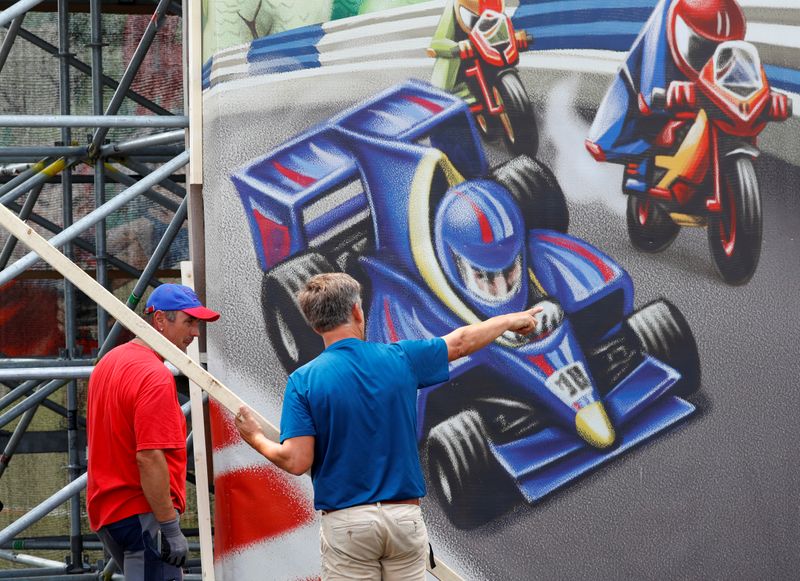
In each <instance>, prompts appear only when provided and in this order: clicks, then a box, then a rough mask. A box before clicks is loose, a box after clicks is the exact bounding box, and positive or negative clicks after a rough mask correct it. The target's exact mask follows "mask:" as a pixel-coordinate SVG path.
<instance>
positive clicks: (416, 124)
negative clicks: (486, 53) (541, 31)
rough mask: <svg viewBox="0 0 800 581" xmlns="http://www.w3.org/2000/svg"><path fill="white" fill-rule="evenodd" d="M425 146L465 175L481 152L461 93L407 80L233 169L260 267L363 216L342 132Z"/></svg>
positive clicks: (479, 170)
mask: <svg viewBox="0 0 800 581" xmlns="http://www.w3.org/2000/svg"><path fill="white" fill-rule="evenodd" d="M353 133H355V134H359V135H363V136H366V137H369V138H372V139H378V140H385V141H387V142H392V141H393V142H397V141H400V142H407V143H412V142H413V143H419V144H424V145H430V146H432V147H434V148H437V149H439V150H441V151H442V152H444V153H445V155H447V156H448V157H449V158H450V160H451V161H452V162H453V164H454V165H455V166H456V167H458V168H459V169H460V170H461V172H462V173H463V174H464V175H465V176H467V177H469V176H472V175H483V174H484V173H485V172H486V169H487V167H486V159H485V156H484V153H483V150H482V148H481V147H480V140H479V137H478V134H477V129H476V127H475V125H474V122H473V120H472V116H471V114H470V112H469V108H468V107H467V106H466V104H465V103H464V102H463V101H461V100H460V99H458V98H456V97H453V96H452V95H450V94H448V93H445V92H442V91H439V90H438V89H436V88H434V87H432V86H430V85H428V84H426V83H423V82H420V81H413V80H412V81H407V82H405V83H402V84H400V85H397V86H395V87H392V88H390V89H389V90H387V91H385V92H383V93H381V94H379V95H377V96H375V97H373V98H372V99H370V100H368V101H366V102H363V103H360V104H358V105H357V106H355V107H352V108H350V109H347V110H345V111H343V112H342V113H341V114H339V115H337V116H336V117H334V118H332V119H330V120H329V121H327V122H324V123H321V124H319V125H317V126H316V127H314V128H312V129H311V130H309V131H307V132H305V133H303V134H301V135H299V136H297V137H296V138H294V139H292V140H291V141H288V142H286V143H285V144H283V145H281V146H279V147H278V148H276V149H274V150H273V151H271V152H270V153H268V154H267V155H266V156H264V157H261V158H259V159H257V160H255V161H254V162H252V163H251V164H249V165H248V166H246V167H244V168H243V169H241V170H240V171H239V172H237V173H236V174H235V175H233V176H232V178H231V179H232V181H233V183H234V185H235V186H236V189H237V191H238V193H239V196H240V198H241V200H242V204H243V205H244V209H245V212H246V213H247V216H248V222H249V225H250V231H251V234H252V236H253V241H254V244H255V250H256V254H257V255H258V258H259V262H260V263H261V267H262V268H263V269H264V270H269V269H270V268H272V267H273V266H275V264H277V263H278V262H280V261H282V260H284V259H286V258H288V257H290V256H293V255H294V254H297V253H299V252H302V251H304V250H306V249H307V248H309V247H316V246H319V245H320V244H322V243H324V242H325V241H326V240H328V239H331V238H332V237H334V236H336V235H337V234H339V233H341V232H344V231H346V230H347V229H348V228H351V227H353V226H354V225H356V224H358V223H360V222H361V221H363V220H367V219H368V217H369V211H370V205H369V201H368V199H367V195H366V194H365V187H364V185H363V184H362V183H361V179H360V176H361V175H362V174H360V172H359V171H358V169H359V167H358V166H359V163H366V161H361V162H360V161H359V160H358V159H357V157H356V156H355V155H354V152H353V151H351V148H350V146H349V145H348V143H351V142H352V140H351V139H350V138H347V137H346V136H345V135H346V134H350V135H352V134H353Z"/></svg>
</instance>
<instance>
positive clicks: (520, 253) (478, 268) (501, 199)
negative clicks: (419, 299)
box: [434, 180, 528, 316]
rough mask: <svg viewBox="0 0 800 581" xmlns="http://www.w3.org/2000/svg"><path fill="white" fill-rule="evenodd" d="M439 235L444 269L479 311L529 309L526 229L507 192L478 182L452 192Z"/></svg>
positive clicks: (441, 213)
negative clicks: (527, 306)
mask: <svg viewBox="0 0 800 581" xmlns="http://www.w3.org/2000/svg"><path fill="white" fill-rule="evenodd" d="M434 231H435V243H436V253H437V255H438V259H439V263H440V264H441V265H442V269H443V270H444V272H445V274H446V276H447V278H448V279H449V281H450V283H451V284H452V285H453V287H454V288H455V289H456V290H457V291H458V293H459V294H460V295H461V296H462V297H463V298H464V299H466V301H467V302H468V303H470V304H471V306H472V307H473V308H477V309H478V310H479V311H481V312H482V313H483V314H485V315H488V316H493V315H495V314H500V313H503V312H509V310H510V309H512V310H521V309H523V308H524V307H525V306H526V302H527V299H528V285H527V276H526V273H527V264H526V259H525V226H524V222H523V219H522V214H521V212H520V210H519V207H518V206H517V204H516V202H515V201H514V199H513V198H512V197H511V195H510V194H509V193H508V192H507V191H506V190H505V189H504V188H502V187H501V186H499V185H498V184H496V183H494V182H488V181H484V180H475V181H471V182H468V183H467V184H464V185H461V186H457V187H455V188H453V189H451V190H450V191H448V192H447V193H446V194H445V195H444V197H443V199H442V201H441V203H440V204H439V207H438V209H437V212H436V218H435V230H434Z"/></svg>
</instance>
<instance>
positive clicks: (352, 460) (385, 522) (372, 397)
mask: <svg viewBox="0 0 800 581" xmlns="http://www.w3.org/2000/svg"><path fill="white" fill-rule="evenodd" d="M360 291H361V288H360V285H359V283H358V282H357V281H356V280H355V279H353V278H352V277H350V276H349V275H347V274H343V273H330V274H320V275H317V276H315V277H313V278H311V280H310V281H309V282H308V284H307V285H306V287H305V289H304V290H303V291H301V292H300V294H299V295H298V299H299V302H300V307H301V309H302V310H303V314H304V315H305V317H306V320H307V321H308V323H309V325H311V327H312V328H313V329H314V330H315V331H316V332H317V333H319V334H320V335H321V336H322V339H323V342H324V344H325V351H324V352H323V353H321V354H320V355H319V356H318V357H317V358H316V359H314V360H313V361H311V362H310V363H308V364H306V365H304V366H303V367H301V368H300V369H298V370H296V371H295V372H294V373H292V374H291V375H290V376H289V380H288V382H287V384H286V394H285V396H284V400H283V412H282V415H281V437H280V440H281V443H280V444H278V443H275V442H272V441H271V440H269V439H268V438H267V437H266V436H265V435H264V433H263V432H262V431H261V428H260V427H259V425H258V423H257V422H256V421H255V419H254V417H253V414H252V412H251V411H250V410H249V408H247V407H246V406H242V408H241V409H240V410H239V414H237V416H236V426H237V428H238V429H239V432H240V433H241V435H242V437H243V438H244V439H245V441H247V443H248V444H250V445H251V446H252V447H253V448H254V449H255V450H256V451H258V452H259V453H261V454H262V455H263V456H265V457H266V458H267V459H269V460H270V461H271V462H273V463H274V464H275V465H276V466H278V467H279V468H282V469H283V470H286V471H287V472H290V473H291V474H295V475H299V474H303V473H304V472H306V471H307V470H308V469H309V468H310V469H311V478H312V480H313V483H314V507H315V508H316V509H318V510H321V511H322V530H321V533H320V537H321V550H322V578H323V580H325V581H334V580H342V581H344V580H350V579H376V580H380V579H404V580H405V579H408V580H412V579H413V580H424V579H425V564H426V556H427V549H428V532H427V530H426V528H425V523H424V521H423V520H422V513H421V511H420V507H419V500H420V498H421V497H422V496H424V495H425V484H424V481H423V477H422V470H421V468H420V462H419V455H418V453H417V441H416V425H417V411H416V401H417V389H419V388H421V387H426V386H429V385H434V384H437V383H441V382H443V381H447V380H448V379H449V368H448V363H449V362H450V361H453V360H455V359H458V358H459V357H464V356H466V355H469V354H471V353H474V352H475V351H477V350H478V349H481V348H482V347H485V346H486V345H488V344H489V343H491V342H492V341H494V340H495V339H497V338H498V337H499V336H500V335H502V334H503V333H504V332H506V331H514V332H516V333H520V334H523V335H527V334H529V333H532V332H533V331H534V330H537V326H540V325H544V322H543V321H537V317H536V315H537V314H538V313H540V312H542V310H543V307H542V306H536V307H534V308H533V309H530V310H527V311H522V312H519V313H510V314H506V315H500V316H497V317H493V318H491V319H488V320H486V321H483V322H480V323H475V324H472V325H467V326H465V327H460V328H458V329H456V330H455V331H453V332H452V333H449V334H448V335H446V336H444V337H441V338H439V337H437V338H433V339H425V340H420V341H399V342H397V343H392V344H389V345H386V344H383V343H371V342H367V341H365V340H364V338H365V334H364V311H363V310H362V308H361V297H360ZM548 306H552V307H555V305H553V304H552V303H549V305H548ZM547 310H549V311H550V312H549V313H548V314H549V318H550V321H549V325H555V324H557V323H558V320H557V319H560V312H559V310H558V308H557V307H555V308H554V309H547ZM544 314H545V313H542V315H544ZM539 318H541V317H539Z"/></svg>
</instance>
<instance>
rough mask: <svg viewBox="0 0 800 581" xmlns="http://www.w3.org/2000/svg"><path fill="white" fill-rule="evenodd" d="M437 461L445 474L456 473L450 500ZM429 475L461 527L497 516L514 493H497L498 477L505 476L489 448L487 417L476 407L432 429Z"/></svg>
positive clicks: (448, 510) (435, 488)
mask: <svg viewBox="0 0 800 581" xmlns="http://www.w3.org/2000/svg"><path fill="white" fill-rule="evenodd" d="M437 463H438V464H442V468H443V471H444V472H445V473H451V474H452V481H450V482H449V483H448V484H449V488H450V493H451V497H452V498H451V500H450V501H448V500H447V498H446V496H445V494H444V492H443V490H442V487H441V484H440V482H439V480H438V478H439V475H438V471H437V470H436V465H437ZM428 474H429V476H430V479H431V481H432V483H433V488H434V491H435V492H436V495H437V497H438V498H439V501H440V503H441V505H442V508H443V509H444V512H445V514H446V515H447V517H448V518H449V519H450V521H451V522H452V523H453V524H454V525H455V526H456V527H458V528H461V529H467V528H473V527H475V526H479V525H481V524H483V523H485V522H487V521H488V520H490V519H491V518H492V517H494V516H496V515H497V514H498V513H499V512H501V511H502V510H503V509H504V508H505V505H504V502H503V501H504V499H505V500H507V499H508V497H509V496H510V495H508V494H506V495H503V494H496V493H497V492H498V487H497V486H496V484H497V477H500V478H504V477H505V476H504V475H503V474H501V473H500V469H499V465H498V464H497V462H496V460H495V459H494V456H493V455H492V453H491V451H490V450H489V441H488V435H487V431H486V427H485V425H484V422H483V419H482V418H481V416H480V414H479V413H478V412H477V411H475V410H473V409H469V410H465V411H462V412H460V413H458V414H456V415H455V416H452V417H450V418H448V419H447V420H445V421H443V422H441V423H440V424H438V425H437V426H435V427H434V428H433V429H432V430H431V432H430V434H429V436H428ZM499 488H500V489H502V488H503V487H502V486H500V487H499ZM489 493H491V494H489ZM490 498H491V499H492V500H493V501H494V502H492V500H489V499H490Z"/></svg>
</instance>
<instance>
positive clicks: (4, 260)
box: [0, 0, 202, 580]
mask: <svg viewBox="0 0 800 581" xmlns="http://www.w3.org/2000/svg"><path fill="white" fill-rule="evenodd" d="M101 4H102V6H101ZM198 4H199V3H198ZM0 5H1V6H6V8H5V10H3V11H2V12H0V26H2V27H4V28H5V29H7V32H6V34H5V37H4V40H3V42H2V45H0V73H2V70H3V68H4V67H5V65H6V63H7V62H8V57H9V54H11V52H12V49H13V47H14V45H15V44H18V43H20V42H27V43H31V44H32V45H34V46H36V47H38V48H39V49H41V50H42V51H44V52H45V53H47V54H49V55H51V56H52V58H54V59H57V61H58V87H59V92H58V97H59V114H57V115H51V114H38V113H37V111H26V112H25V113H26V114H24V115H22V114H21V115H5V114H2V115H0V129H2V128H12V129H10V130H9V131H13V128H35V127H50V128H58V129H60V141H59V142H58V143H42V144H38V145H36V146H24V147H15V146H5V145H3V146H0V204H2V205H4V206H6V207H7V208H9V209H11V210H12V211H14V212H16V213H17V214H18V215H19V217H20V218H21V219H23V220H27V221H28V223H29V224H35V225H37V226H38V227H39V228H40V229H44V230H46V231H49V232H51V233H52V237H51V238H50V239H49V242H50V243H51V244H52V245H53V246H55V247H58V248H61V249H62V251H63V253H64V255H65V256H67V257H70V258H72V257H73V256H75V253H76V251H78V250H79V251H80V252H81V253H83V255H84V256H85V255H86V253H88V254H90V255H91V257H92V259H91V262H93V263H94V265H95V270H94V272H93V275H94V278H96V280H97V281H98V282H99V283H100V284H101V285H103V286H104V287H105V288H108V289H110V288H111V281H112V274H114V273H115V272H116V273H122V274H124V275H125V276H127V277H130V278H131V279H132V280H135V281H136V282H135V285H134V288H133V291H132V292H131V293H130V296H129V297H128V299H127V306H128V307H129V308H131V309H134V308H135V307H136V306H137V305H138V303H139V301H140V300H141V298H142V297H143V296H144V294H145V292H146V290H147V289H148V287H151V286H156V285H158V284H159V283H160V281H159V280H158V278H157V276H158V275H159V267H160V265H161V264H162V262H163V260H164V258H165V257H166V256H167V254H168V252H169V251H170V249H171V248H172V247H173V245H174V243H175V240H176V238H177V237H178V234H179V232H180V231H181V229H182V227H183V226H184V224H185V223H186V222H187V220H188V216H189V198H190V196H189V195H187V189H188V186H187V185H185V184H186V182H187V180H186V175H185V174H183V173H179V172H181V170H182V168H183V167H184V166H185V165H186V164H187V163H188V162H189V159H190V157H189V151H188V149H187V146H186V144H187V142H188V141H187V131H186V130H187V128H188V127H189V117H188V116H187V115H185V114H184V112H183V111H169V110H167V109H165V108H164V107H162V106H161V105H159V104H158V103H156V102H155V99H154V98H152V96H145V95H142V94H140V93H139V92H137V91H135V90H133V88H132V87H133V85H134V80H135V78H136V75H137V73H138V72H139V71H140V69H141V67H142V63H143V62H144V60H145V57H146V56H147V55H148V51H150V49H151V47H152V46H153V42H154V39H155V38H156V36H157V34H158V33H159V31H160V30H161V28H162V23H163V21H164V19H165V17H166V16H167V15H173V16H179V17H182V15H183V12H184V9H186V8H187V7H188V5H189V3H188V0H187V1H186V2H184V4H183V5H182V6H181V5H180V4H177V3H175V2H174V1H172V0H157V1H153V2H151V3H148V2H146V1H145V2H143V1H142V0H139V1H138V2H136V1H134V2H122V1H119V2H116V1H105V0H104V1H103V2H101V0H89V3H88V11H89V18H90V25H91V27H90V28H91V29H90V39H91V40H90V42H88V43H87V44H86V46H87V47H88V48H90V49H91V64H87V63H85V62H82V61H81V60H79V59H77V58H76V57H75V54H74V53H72V52H71V50H72V48H73V47H71V42H72V41H73V39H71V38H70V26H69V23H70V9H69V4H68V0H57V2H56V3H55V8H56V10H55V11H54V12H48V13H47V14H49V15H51V16H52V18H53V19H54V22H53V24H54V27H56V26H57V33H58V46H54V45H53V44H51V43H49V42H47V41H46V40H45V39H43V38H41V37H40V36H39V35H37V34H36V33H34V32H33V31H31V30H28V29H26V28H25V27H24V20H25V18H26V15H28V13H29V11H31V10H52V9H53V2H48V3H43V2H42V0H19V1H17V2H15V3H12V2H0ZM73 6H74V4H73ZM81 6H82V7H83V6H85V3H83V4H81ZM104 7H105V8H109V7H110V8H113V12H115V13H121V12H122V13H124V12H125V11H126V10H130V12H131V13H141V12H142V10H143V7H148V8H149V11H150V13H151V14H152V18H150V20H149V23H148V24H147V26H146V28H145V30H144V32H143V34H142V35H141V39H140V40H139V43H138V46H137V47H136V49H135V51H134V52H133V54H132V56H131V57H130V60H129V62H128V63H127V66H126V67H125V70H124V72H123V74H122V75H121V76H120V77H119V79H114V78H111V77H110V76H108V75H106V74H104V70H103V62H104V52H105V51H106V50H108V48H107V47H108V44H107V43H106V42H104V31H103V21H102V18H101V16H102V15H103V13H104V11H103V8H104ZM186 29H187V28H186V26H184V31H186ZM184 42H186V35H185V33H184ZM82 48H83V47H82ZM184 52H186V51H184ZM185 66H186V56H184V68H185ZM74 71H77V72H78V74H79V75H87V76H89V77H90V79H91V115H76V114H73V110H72V109H73V107H72V105H73V95H72V94H71V86H72V84H71V79H70V76H71V75H72V74H73V73H74ZM185 78H186V76H185V75H184V79H185ZM104 90H113V94H112V96H111V98H110V99H109V100H106V99H104ZM186 91H187V87H186V82H184V93H186ZM126 99H128V100H131V101H132V102H134V103H136V105H137V106H139V107H141V108H144V109H145V110H147V111H148V112H149V113H151V114H148V115H123V114H120V111H121V109H122V105H123V103H124V102H125V100H126ZM186 102H187V100H186V98H184V103H186ZM75 128H84V129H88V130H89V133H90V135H89V136H88V138H87V141H86V142H85V144H84V145H81V144H79V143H75V140H74V138H73V129H75ZM119 128H136V129H139V130H140V132H141V131H150V133H148V134H145V135H142V134H139V135H137V136H136V137H133V138H130V137H127V138H124V139H119V138H117V139H116V140H115V139H113V135H114V133H113V132H114V131H115V130H116V129H119ZM109 136H112V138H111V139H109ZM78 168H81V169H86V168H89V170H90V171H91V172H92V175H91V176H88V175H86V172H83V173H82V174H78V173H75V172H76V170H77V169H78ZM58 183H60V184H61V224H55V223H53V222H52V221H51V220H49V219H47V218H46V217H45V216H43V215H41V214H40V213H37V203H38V202H39V198H40V194H41V192H42V189H43V187H45V186H46V185H47V184H58ZM79 183H80V184H86V183H91V184H93V189H94V197H93V205H94V209H93V210H92V211H89V212H88V213H85V215H82V216H81V217H80V218H78V219H75V218H76V216H75V214H76V212H75V195H76V192H75V188H74V186H75V185H76V184H79ZM114 184H119V185H121V186H122V187H124V188H125V189H124V190H122V191H120V192H117V193H116V194H115V195H113V196H111V197H110V199H106V198H107V196H106V194H107V187H109V186H111V185H114ZM164 192H168V193H169V194H171V195H167V194H165V193H164ZM23 196H27V197H26V198H25V200H24V203H21V204H20V203H19V200H20V199H21V198H22V197H23ZM137 198H146V199H147V200H148V203H152V204H156V205H157V206H158V207H160V208H163V209H164V210H167V211H169V212H171V213H172V218H171V220H170V221H169V223H168V225H167V227H166V230H165V231H164V232H163V235H162V236H161V237H160V241H159V242H158V244H157V245H156V246H155V248H154V249H153V252H152V255H151V256H150V258H149V260H148V261H147V264H146V266H145V267H144V268H143V269H142V270H139V269H138V268H136V267H135V266H133V265H131V264H129V263H128V262H127V261H126V260H125V259H124V258H122V257H119V256H114V255H113V254H112V252H110V250H109V245H108V232H107V229H106V220H107V219H108V218H109V217H110V216H111V215H112V214H113V213H114V212H116V211H118V210H120V209H121V208H122V207H123V206H125V205H127V204H129V203H130V202H131V201H133V200H135V199H137ZM82 203H83V204H84V205H85V200H83V201H82ZM92 228H93V229H94V243H92V242H90V241H89V240H87V239H86V238H85V237H81V235H85V233H86V232H87V231H89V230H90V229H92ZM16 242H17V241H16V239H15V238H14V237H13V236H12V237H9V238H8V240H7V241H6V242H5V244H4V245H3V247H2V248H1V249H0V289H1V288H2V287H3V285H5V284H6V283H8V282H9V281H12V280H14V279H16V278H19V277H21V276H23V275H25V274H26V273H29V269H30V267H31V266H32V265H34V264H35V263H36V262H37V261H38V260H39V258H38V256H37V255H36V254H35V253H33V252H30V253H28V254H27V255H25V256H24V257H22V258H18V259H17V260H12V254H13V253H14V250H15V248H16ZM195 245H196V243H195ZM38 272H41V271H38ZM201 290H202V289H201ZM63 304H64V321H63V326H64V337H65V344H64V347H63V350H62V352H61V355H60V356H59V357H58V358H42V357H36V356H34V355H35V354H30V355H26V356H22V357H17V358H3V359H0V386H2V387H5V389H4V390H3V392H2V393H0V429H2V428H4V427H5V426H7V425H8V424H9V423H11V422H12V421H14V420H19V421H18V422H17V424H16V426H15V427H14V430H13V432H12V433H11V434H10V435H9V436H8V438H7V440H6V441H5V446H4V449H3V452H2V455H0V478H2V477H4V475H5V477H8V474H9V473H13V470H14V469H13V467H12V468H9V462H10V460H11V458H12V457H13V456H14V454H15V453H21V452H20V447H21V444H22V443H23V441H24V436H25V434H26V432H27V431H28V429H29V427H30V425H31V422H32V420H33V417H34V415H35V414H36V412H37V410H38V409H40V408H42V407H43V408H46V409H49V410H51V411H53V412H55V413H56V414H59V415H61V416H63V417H64V418H66V420H67V428H66V437H65V438H63V439H65V440H66V449H65V451H64V452H65V454H66V457H67V462H66V468H67V472H68V477H69V484H68V485H67V486H65V487H64V488H62V489H61V490H59V491H58V492H56V493H55V494H53V495H52V496H50V497H49V498H47V499H45V500H44V501H42V502H41V503H40V504H39V505H38V506H36V507H35V508H33V509H32V510H30V511H29V512H28V513H27V514H25V515H23V516H21V517H20V518H17V519H16V520H15V521H14V522H13V523H12V524H11V525H10V526H8V527H6V528H5V529H3V530H2V531H0V560H5V561H7V562H13V563H16V564H18V565H19V564H21V565H24V566H25V568H24V569H18V568H17V569H3V568H2V566H0V569H1V570H0V579H11V578H22V577H25V578H48V579H62V578H63V579H70V580H74V579H99V578H109V579H110V578H115V579H116V578H121V576H119V575H113V577H112V574H113V572H114V564H113V561H110V560H109V559H104V560H102V561H99V562H95V563H89V562H87V559H86V557H85V551H87V550H95V551H96V550H98V549H99V548H100V544H99V542H98V540H97V537H96V536H95V535H93V534H92V533H91V531H87V530H82V527H81V499H80V493H81V491H82V490H83V489H84V488H85V486H86V473H85V470H86V458H85V457H84V456H85V454H84V449H83V446H85V425H86V422H85V419H84V418H82V417H80V411H79V402H78V396H79V391H78V387H79V384H78V380H79V379H85V378H86V377H88V374H89V373H90V372H91V369H92V367H93V364H94V361H95V360H96V359H95V358H87V357H86V355H85V354H83V353H82V352H81V349H80V348H79V346H78V337H77V317H78V314H77V309H78V306H77V297H76V290H75V288H74V287H73V286H72V284H70V283H69V282H68V281H66V280H65V281H64V285H63ZM96 318H97V325H96V337H97V343H98V345H99V350H98V352H97V354H96V357H97V358H99V357H101V356H102V355H103V354H105V353H106V352H107V351H108V350H110V349H111V348H113V347H114V346H116V344H117V343H118V341H119V340H120V337H121V334H120V333H121V330H122V329H121V327H120V324H119V323H118V322H117V323H115V324H114V325H113V326H111V325H110V321H109V316H108V314H107V313H106V311H105V310H104V309H102V308H101V307H99V306H98V307H97V314H96ZM62 388H66V407H65V406H62V405H59V404H58V403H56V402H53V401H51V400H50V399H48V398H49V397H50V396H52V395H53V394H54V393H56V392H58V391H59V390H61V389H62ZM183 407H184V412H185V413H188V411H189V404H188V403H186V404H185V405H184V406H183ZM191 440H192V434H189V445H191ZM189 480H190V481H192V480H193V479H192V478H190V479H189ZM64 503H68V514H69V530H68V531H65V533H66V534H63V535H60V536H58V537H53V536H50V537H46V538H31V537H29V538H24V539H23V538H18V535H20V534H21V533H23V531H25V530H26V529H27V528H28V527H29V526H30V525H32V524H33V523H35V522H37V521H38V520H40V519H41V518H43V517H44V516H46V515H47V514H48V513H50V512H51V511H52V510H53V509H55V508H56V507H60V506H62V505H64ZM0 510H2V504H1V503H0ZM185 532H187V533H189V534H191V533H192V532H194V534H195V535H197V531H185ZM191 546H192V548H193V549H195V550H197V549H198V547H199V545H197V543H192V544H191ZM36 550H50V551H52V550H63V551H65V552H66V553H67V554H65V558H64V561H63V562H60V561H54V560H50V559H45V558H41V557H37V556H34V555H29V554H23V553H22V552H20V551H26V552H27V551H36ZM189 565H190V567H189V574H188V575H187V576H186V577H185V578H186V579H187V580H191V579H200V578H201V571H200V562H199V560H198V561H190V563H189Z"/></svg>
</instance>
